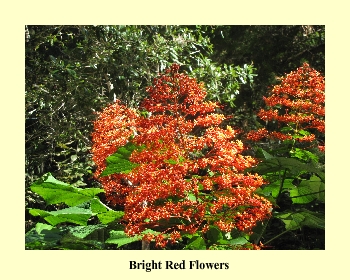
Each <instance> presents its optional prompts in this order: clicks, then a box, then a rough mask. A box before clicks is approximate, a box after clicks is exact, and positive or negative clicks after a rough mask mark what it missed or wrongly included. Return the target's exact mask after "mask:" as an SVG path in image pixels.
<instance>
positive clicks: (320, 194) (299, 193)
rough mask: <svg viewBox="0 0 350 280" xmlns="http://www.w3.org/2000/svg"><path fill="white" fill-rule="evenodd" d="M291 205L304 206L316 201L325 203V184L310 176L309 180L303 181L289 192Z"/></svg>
mask: <svg viewBox="0 0 350 280" xmlns="http://www.w3.org/2000/svg"><path fill="white" fill-rule="evenodd" d="M289 193H290V197H291V199H292V201H293V203H296V204H306V203H310V202H311V201H313V200H315V199H318V200H319V201H322V202H324V201H325V184H324V183H323V182H321V179H320V178H318V177H317V176H312V177H311V178H310V180H303V181H302V182H301V183H300V184H299V186H298V187H294V188H293V189H290V191H289Z"/></svg>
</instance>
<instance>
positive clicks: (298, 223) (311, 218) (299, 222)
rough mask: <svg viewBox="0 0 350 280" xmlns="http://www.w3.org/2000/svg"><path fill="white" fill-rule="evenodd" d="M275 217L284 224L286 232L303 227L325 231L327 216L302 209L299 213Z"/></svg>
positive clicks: (288, 213)
mask: <svg viewBox="0 0 350 280" xmlns="http://www.w3.org/2000/svg"><path fill="white" fill-rule="evenodd" d="M275 217H276V218H278V219H280V220H282V221H283V222H284V224H285V228H286V230H296V229H299V228H301V227H303V226H308V227H312V228H319V229H325V216H324V214H323V213H315V212H311V211H309V210H306V209H302V210H300V211H298V212H283V213H279V214H275Z"/></svg>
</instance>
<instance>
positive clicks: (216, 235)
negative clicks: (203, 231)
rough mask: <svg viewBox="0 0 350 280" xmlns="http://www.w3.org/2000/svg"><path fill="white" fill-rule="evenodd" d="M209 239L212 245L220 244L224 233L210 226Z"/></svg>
mask: <svg viewBox="0 0 350 280" xmlns="http://www.w3.org/2000/svg"><path fill="white" fill-rule="evenodd" d="M207 238H208V240H209V242H210V243H211V244H215V243H218V241H219V240H222V239H223V235H222V232H221V231H220V230H219V229H218V228H217V227H214V226H210V228H209V230H208V231H207Z"/></svg>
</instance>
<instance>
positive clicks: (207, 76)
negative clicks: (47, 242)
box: [25, 25, 325, 248]
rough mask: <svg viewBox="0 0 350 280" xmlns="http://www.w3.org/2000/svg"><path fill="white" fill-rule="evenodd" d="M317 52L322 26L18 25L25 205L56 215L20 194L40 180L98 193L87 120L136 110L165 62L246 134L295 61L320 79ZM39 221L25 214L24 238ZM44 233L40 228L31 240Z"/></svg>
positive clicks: (31, 194)
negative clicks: (113, 109) (113, 107)
mask: <svg viewBox="0 0 350 280" xmlns="http://www.w3.org/2000/svg"><path fill="white" fill-rule="evenodd" d="M324 45H325V27H324V26H234V25H233V26H202V25H199V26H195V25H193V26H151V25H148V26H146V25H144V26H98V25H97V26H84V25H80V26H44V25H40V26H30V25H29V26H26V42H25V149H26V150H25V159H26V160H25V175H26V176H25V178H26V207H27V208H38V209H41V210H43V211H49V212H50V211H60V210H61V209H62V208H64V206H62V205H60V204H58V205H55V206H53V205H48V206H46V204H45V202H44V200H43V198H42V197H41V196H39V194H38V193H36V192H35V191H33V190H32V189H30V188H29V186H30V185H32V184H33V182H35V181H36V180H38V179H39V178H41V177H42V176H43V175H44V174H45V173H48V172H50V173H52V175H53V176H54V177H55V178H57V179H58V180H61V181H63V182H66V183H68V184H70V186H72V187H78V188H81V189H85V188H94V187H99V185H98V184H97V182H95V181H94V180H93V179H92V174H93V171H94V164H93V162H92V160H91V154H90V148H91V138H90V134H91V132H92V122H93V120H94V119H95V118H96V112H98V111H100V110H101V109H102V108H104V107H105V106H107V105H108V104H110V103H112V102H113V101H114V100H115V99H120V100H121V101H122V102H123V103H124V104H126V105H128V106H130V107H137V105H138V104H139V103H140V101H141V100H142V99H143V97H145V95H146V91H145V87H147V86H149V85H151V83H152V80H153V79H154V78H155V77H156V76H157V74H158V73H159V72H162V71H163V70H164V69H165V68H167V67H169V66H170V65H171V64H173V63H178V64H180V65H181V68H180V71H181V72H185V73H187V74H188V75H190V76H192V77H195V78H197V79H198V81H202V82H204V83H205V86H206V88H207V92H208V96H207V98H208V99H211V100H215V101H220V102H222V103H223V104H224V105H225V107H223V108H222V110H224V113H225V114H229V115H231V116H233V117H232V119H230V120H229V122H230V124H231V125H233V126H238V127H240V128H242V129H243V130H245V131H249V130H250V129H254V128H256V127H258V126H260V124H259V122H258V120H257V119H256V118H255V117H254V113H255V112H256V111H257V109H259V108H260V106H262V104H263V102H262V96H263V95H265V94H267V92H268V86H271V85H273V84H275V83H276V82H278V81H277V80H278V77H280V76H282V75H283V74H284V73H289V72H290V71H292V70H295V69H296V68H297V67H299V66H301V64H302V62H304V61H306V62H308V63H309V64H310V66H311V67H314V68H315V69H316V70H318V71H320V72H321V73H323V74H324V70H325V69H324V65H325V62H324V58H325V52H324ZM98 196H99V197H100V198H101V199H102V201H103V193H101V194H98ZM39 212H40V211H39ZM33 213H34V212H33V211H32V214H33ZM34 214H36V215H37V214H38V212H36V213H34ZM41 214H42V215H43V214H44V212H41ZM45 215H46V214H45ZM50 215H52V214H50ZM38 219H39V218H38V216H35V215H34V216H33V215H31V214H30V213H29V210H27V212H26V230H27V231H28V230H30V229H33V230H34V226H35V224H36V223H37V221H38ZM51 226H52V225H51ZM269 226H273V225H271V224H270V225H269ZM275 226H276V228H278V227H283V224H277V225H275ZM45 230H50V232H51V228H50V229H49V228H45V226H44V227H42V226H41V224H40V226H38V231H37V233H38V234H40V232H42V231H45ZM94 230H95V228H94ZM55 234H61V233H60V232H57V233H55ZM300 234H301V233H300ZM312 234H314V233H312ZM316 235H317V233H316ZM284 236H286V235H284ZM56 237H57V236H56ZM76 237H77V236H76V233H72V238H73V239H74V238H76ZM290 238H292V237H290ZM293 238H299V236H298V237H295V236H294V237H293ZM319 239H320V240H322V238H319ZM319 239H318V240H319ZM303 240H304V241H305V238H304V239H303ZM197 241H198V240H197ZM69 242H70V241H69ZM305 242H306V243H303V242H301V245H300V244H299V243H298V244H297V245H296V246H295V247H310V246H311V245H310V244H309V243H308V241H307V240H306V241H305ZM321 243H322V242H321ZM100 245H101V244H100V243H94V244H92V243H91V242H90V243H89V242H88V243H87V245H86V246H87V247H89V246H92V247H94V246H95V247H98V248H100V247H99V246H100ZM315 246H316V245H315ZM315 246H314V247H315ZM311 247H312V246H311ZM316 247H320V245H319V244H317V246H316Z"/></svg>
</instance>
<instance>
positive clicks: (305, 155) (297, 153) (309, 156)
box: [290, 148, 318, 163]
mask: <svg viewBox="0 0 350 280" xmlns="http://www.w3.org/2000/svg"><path fill="white" fill-rule="evenodd" d="M290 154H291V156H292V157H294V158H298V159H301V160H303V161H309V160H312V161H313V162H315V163H317V162H318V157H317V156H316V155H314V154H313V153H311V152H309V151H306V150H302V149H299V148H295V149H294V150H293V151H291V152H290Z"/></svg>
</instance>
